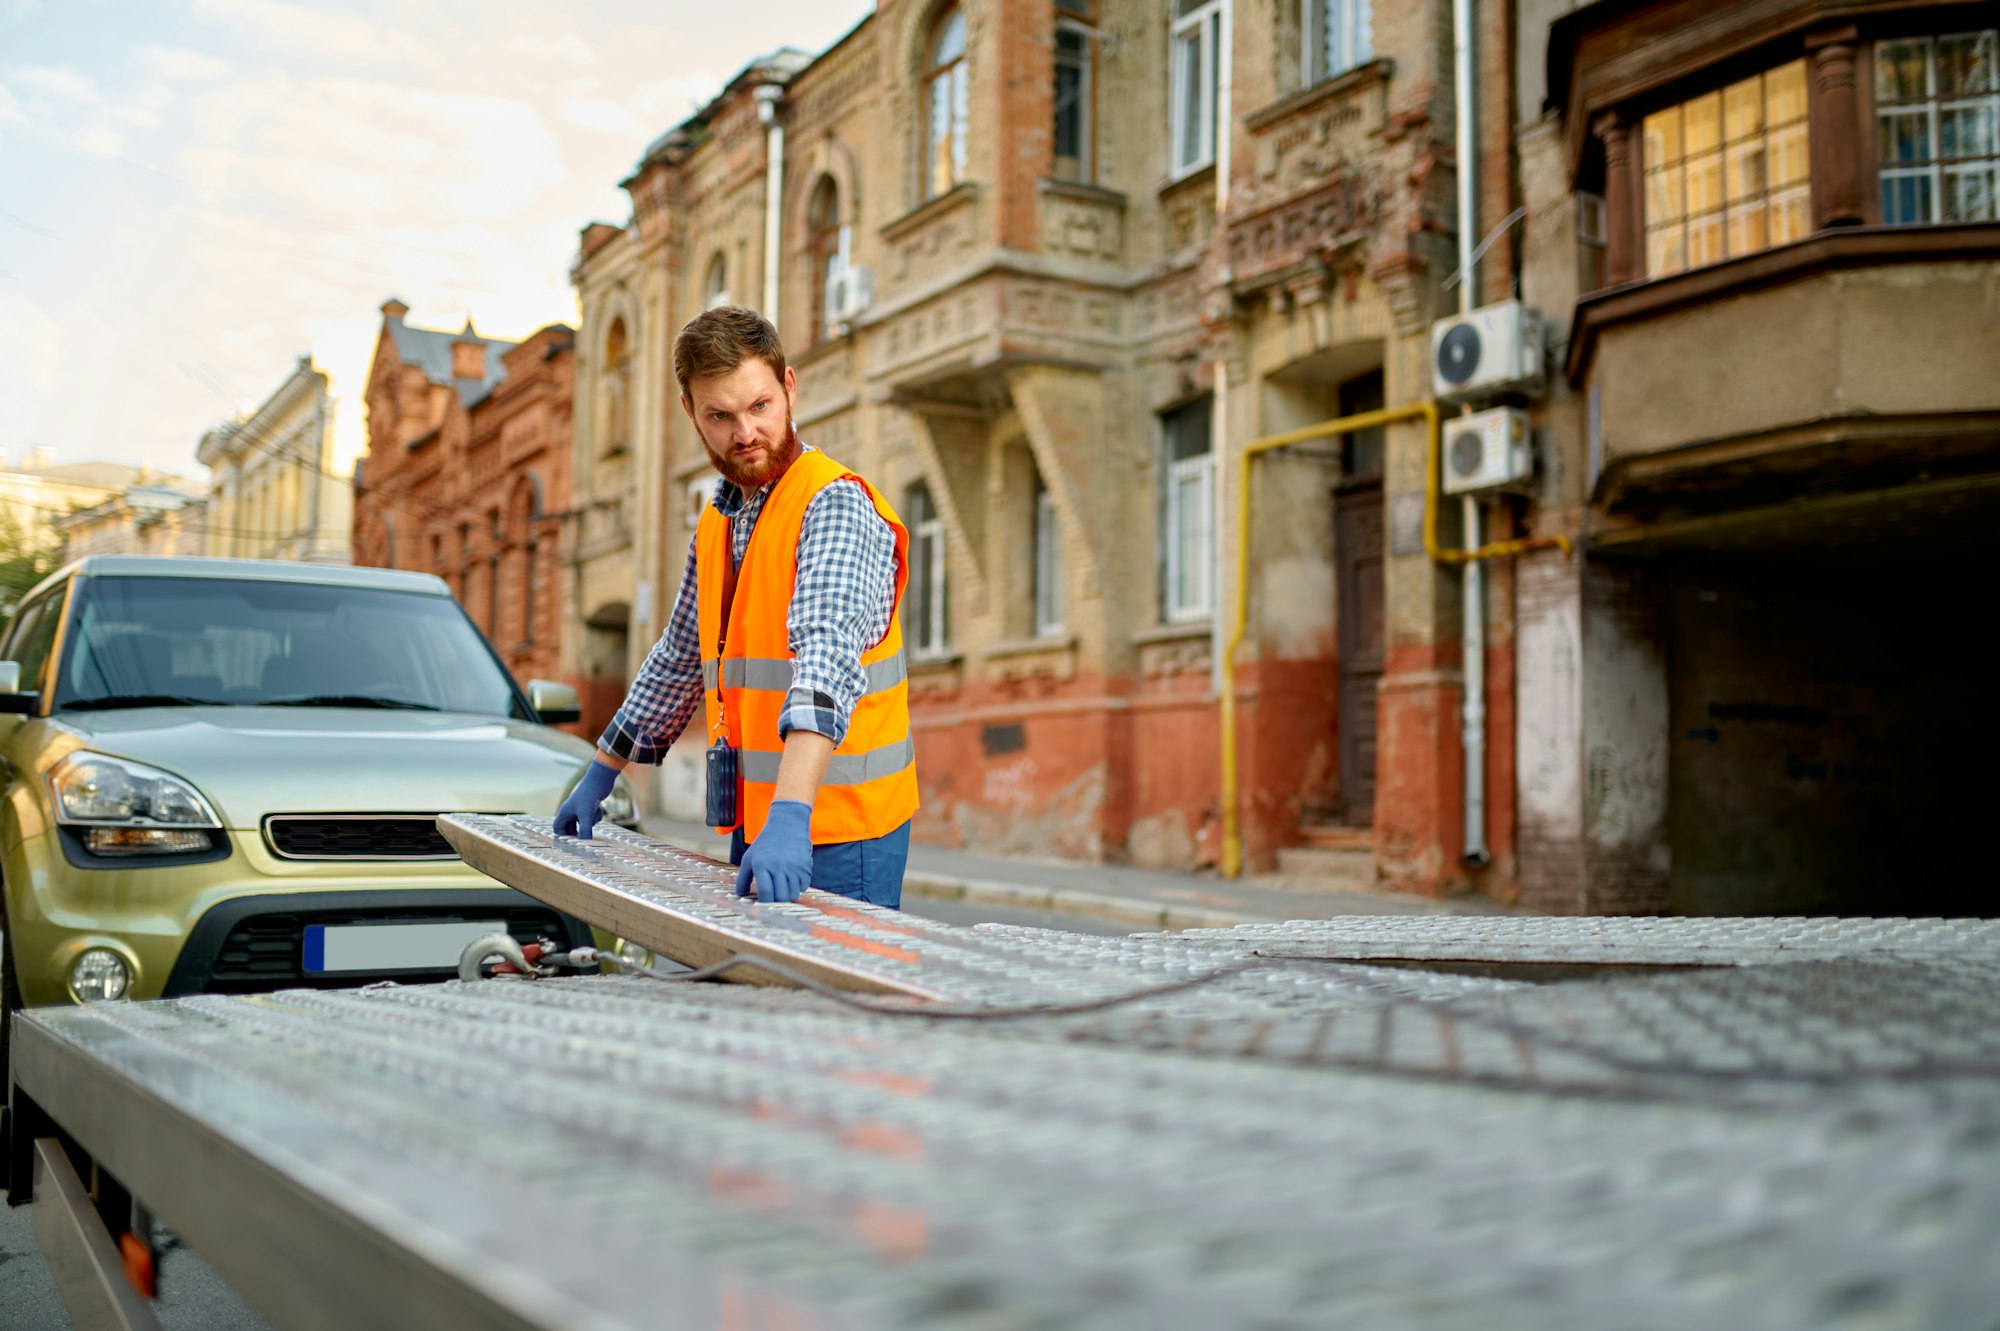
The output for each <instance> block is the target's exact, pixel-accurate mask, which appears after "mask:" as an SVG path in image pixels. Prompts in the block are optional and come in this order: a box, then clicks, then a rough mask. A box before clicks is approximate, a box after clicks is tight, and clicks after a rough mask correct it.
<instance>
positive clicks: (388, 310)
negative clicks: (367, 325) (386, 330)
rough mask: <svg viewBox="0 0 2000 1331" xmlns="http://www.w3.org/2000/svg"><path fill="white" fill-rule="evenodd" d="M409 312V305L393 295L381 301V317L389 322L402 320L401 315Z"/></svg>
mask: <svg viewBox="0 0 2000 1331" xmlns="http://www.w3.org/2000/svg"><path fill="white" fill-rule="evenodd" d="M409 312H410V307H409V306H407V305H405V304H403V302H402V301H400V300H397V299H396V298H395V297H394V296H391V297H389V299H387V300H385V301H383V302H382V317H383V318H385V319H387V320H388V321H389V322H390V323H400V322H402V318H403V316H404V315H406V314H408V313H409Z"/></svg>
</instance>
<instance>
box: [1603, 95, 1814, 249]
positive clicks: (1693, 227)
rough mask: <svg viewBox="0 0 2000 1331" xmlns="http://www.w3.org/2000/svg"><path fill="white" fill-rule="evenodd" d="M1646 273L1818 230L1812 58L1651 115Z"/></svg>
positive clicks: (1644, 148)
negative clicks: (1809, 110)
mask: <svg viewBox="0 0 2000 1331" xmlns="http://www.w3.org/2000/svg"><path fill="white" fill-rule="evenodd" d="M1640 151H1641V154H1642V168H1643V170H1644V173H1645V186H1644V200H1645V202H1644V207H1645V219H1646V276H1647V277H1666V276H1669V275H1671V274H1674V273H1678V272H1683V271H1685V270H1687V269H1690V268H1701V267H1705V266H1707V265H1709V264H1713V263H1720V262H1721V261H1722V260H1724V259H1733V258H1737V257H1740V256H1742V255H1745V254H1754V253H1755V252H1757V251H1758V250H1762V249H1769V248H1770V247H1771V246H1773V245H1783V244H1786V243H1788V242H1790V241H1794V240H1802V239H1804V238H1805V237H1806V236H1807V235H1808V234H1810V233H1811V231H1812V198H1811V196H1812V181H1811V151H1810V143H1809V139H1808V131H1807V126H1806V65H1805V61H1803V60H1794V61H1791V62H1790V63H1788V64H1784V65H1780V66H1778V67H1777V68H1775V69H1770V70H1766V71H1764V72H1763V73H1761V74H1753V75H1751V76H1750V77H1749V78H1747V79H1744V80H1741V81H1740V82H1737V83H1732V84H1730V85H1729V86H1728V87H1726V88H1722V89H1718V90H1717V91H1714V92H1708V93H1703V94H1702V95H1700V96H1698V97H1692V98H1689V99H1688V100H1687V101H1685V102H1682V103H1680V104H1678V105H1675V106H1670V107H1667V108H1665V109H1664V110H1660V111H1656V112H1654V113H1653V114H1651V115H1649V116H1647V117H1646V118H1645V122H1644V133H1643V136H1642V138H1641V146H1640Z"/></svg>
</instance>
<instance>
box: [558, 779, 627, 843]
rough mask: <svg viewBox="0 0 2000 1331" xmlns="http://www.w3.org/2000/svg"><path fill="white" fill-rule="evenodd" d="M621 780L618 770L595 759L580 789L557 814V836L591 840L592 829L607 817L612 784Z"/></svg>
mask: <svg viewBox="0 0 2000 1331" xmlns="http://www.w3.org/2000/svg"><path fill="white" fill-rule="evenodd" d="M617 779H618V770H617V769H616V768H614V767H606V766H605V765H604V764H603V763H601V762H598V761H597V760H596V759H592V760H591V763H590V766H589V767H588V768H587V769H585V771H584V774H583V780H581V781H579V782H577V783H576V789H575V790H572V791H571V792H570V793H569V798H568V799H566V800H564V801H563V802H562V808H560V809H558V810H556V825H555V834H556V835H557V836H573V837H582V838H583V839H584V840H585V841H588V840H590V829H591V828H593V827H595V826H597V820H598V819H600V818H602V817H603V816H604V800H605V797H606V796H608V795H609V794H610V793H611V784H612V782H614V781H616V780H617Z"/></svg>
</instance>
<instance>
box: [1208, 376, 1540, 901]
mask: <svg viewBox="0 0 2000 1331" xmlns="http://www.w3.org/2000/svg"><path fill="white" fill-rule="evenodd" d="M1419 419H1421V420H1422V421H1423V422H1424V424H1425V426H1426V427H1427V432H1428V434H1429V436H1430V437H1429V438H1428V439H1427V440H1426V441H1425V445H1424V452H1425V463H1424V553H1426V554H1428V555H1429V556H1430V557H1431V561H1432V562H1433V563H1437V564H1466V563H1470V562H1471V561H1473V560H1475V559H1504V558H1507V557H1509V556H1512V555H1518V554H1523V553H1525V552H1527V551H1529V550H1545V549H1548V548H1549V547H1551V546H1555V547H1557V548H1559V549H1561V551H1562V552H1563V555H1564V557H1568V556H1569V555H1570V554H1571V553H1572V552H1573V547H1572V546H1571V544H1570V539H1569V537H1567V536H1532V537H1528V538H1527V539H1525V540H1518V541H1495V542H1493V543H1492V544H1490V545H1482V546H1480V547H1479V548H1478V549H1477V550H1441V549H1439V548H1438V543H1437V505H1438V490H1439V476H1440V466H1441V463H1440V461H1439V458H1440V455H1441V453H1442V452H1443V446H1444V437H1443V436H1444V430H1443V418H1442V414H1441V413H1440V412H1439V410H1438V404H1437V403H1435V402H1419V403H1417V404H1416V405H1415V406H1410V407H1391V408H1387V409H1385V410H1382V411H1364V412H1360V413H1358V414H1356V415H1353V416H1340V417H1336V418H1335V419H1333V420H1330V421H1321V422H1320V423H1319V424H1318V425H1309V426H1307V427H1306V428H1304V429H1303V430H1291V431H1288V432H1286V433H1284V434H1273V435H1267V436H1265V437H1264V438H1262V439H1253V440H1251V441H1250V442H1249V443H1247V444H1245V445H1244V446H1243V449H1242V453H1241V455H1240V456H1241V463H1240V466H1239V469H1238V472H1237V476H1236V609H1235V614H1234V617H1233V620H1232V623H1231V626H1230V630H1229V642H1228V643H1227V644H1226V645H1225V646H1224V648H1223V651H1222V876H1223V877H1224V878H1238V877H1241V876H1242V874H1243V832H1242V828H1241V826H1240V824H1239V821H1238V819H1237V815H1236V803H1237V789H1236V782H1237V772H1236V652H1237V649H1238V648H1240V647H1241V646H1242V645H1243V638H1244V635H1245V634H1246V633H1247V632H1248V631H1249V627H1250V464H1251V462H1252V461H1253V460H1255V459H1256V458H1258V457H1260V456H1262V455H1263V454H1265V453H1269V452H1271V451H1272V450H1274V449H1279V448H1291V447H1293V446H1294V445H1297V444H1305V443H1311V442H1312V441H1313V440H1315V439H1325V438H1327V437H1328V436H1330V435H1336V434H1351V433H1353V432H1354V431H1356V430H1370V429H1373V428H1375V427H1376V426H1378V425H1395V424H1399V423H1401V422H1403V421H1413V420H1419Z"/></svg>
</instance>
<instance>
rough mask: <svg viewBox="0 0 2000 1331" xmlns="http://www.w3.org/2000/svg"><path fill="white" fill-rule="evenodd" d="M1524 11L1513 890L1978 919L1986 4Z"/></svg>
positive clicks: (1990, 91) (1988, 568) (1985, 431)
mask: <svg viewBox="0 0 2000 1331" xmlns="http://www.w3.org/2000/svg"><path fill="white" fill-rule="evenodd" d="M1518 12H1519V21H1520V24H1521V36H1520V41H1519V44H1518V51H1519V59H1518V68H1517V87H1518V106H1517V112H1516V113H1517V116H1518V119H1519V162H1520V166H1519V174H1520V179H1521V181H1522V189H1523V193H1524V199H1525V203H1526V207H1527V222H1526V226H1525V230H1524V232H1523V235H1524V248H1523V260H1524V261H1523V274H1522V278H1523V294H1524V296H1525V297H1526V298H1527V300H1528V302H1529V303H1530V304H1531V305H1533V306H1536V307H1538V308H1539V309H1540V310H1541V311H1542V312H1543V314H1544V316H1545V317H1546V318H1547V320H1548V321H1549V325H1550V328H1551V341H1552V345H1553V351H1554V354H1555V356H1556V358H1557V364H1558V369H1559V372H1558V374H1557V375H1556V376H1555V378H1554V382H1553V385H1552V388H1551V391H1550V393H1549V395H1548V396H1547V398H1546V399H1545V400H1544V401H1542V402H1541V403H1540V404H1539V405H1538V406H1537V407H1536V409H1535V412H1534V419H1535V426H1536V434H1537V436H1538V439H1539V442H1540V444H1541V448H1542V454H1543V468H1542V479H1541V482H1540V485H1539V488H1538V491H1537V493H1536V495H1535V496H1534V502H1533V503H1532V504H1531V505H1530V506H1529V507H1528V508H1527V509H1526V510H1525V517H1526V521H1527V522H1528V524H1529V525H1530V527H1531V528H1533V529H1535V530H1543V531H1554V530H1566V531H1569V532H1572V533H1575V534H1576V535H1577V536H1578V537H1579V538H1580V551H1581V557H1579V558H1578V559H1576V560H1574V561H1564V560H1562V559H1561V558H1559V557H1553V556H1539V555H1538V556H1534V557H1531V558H1528V559H1526V560H1524V561H1523V562H1522V564H1521V566H1520V569H1519V584H1518V588H1517V594H1516V604H1515V613H1516V627H1515V630H1514V633H1515V637H1516V642H1517V645H1518V654H1519V668H1518V670H1517V671H1516V674H1517V677H1518V680H1519V695H1518V696H1519V719H1518V725H1519V735H1520V751H1521V757H1520V777H1519V799H1520V807H1519V824H1520V839H1521V897H1522V900H1523V902H1524V903H1526V904H1530V905H1533V906H1537V907H1540V908H1544V909H1550V910H1563V911H1669V910H1670V911H1675V912H1683V913H1712V912H1725V913H1734V912H1758V913H1764V912H1776V913H1786V912H1827V911H1844V912H1857V911H1867V912H1877V913H1886V914H1896V915H1903V914H1908V915H1919V914H1936V913H1960V912H1969V913H1977V914H1991V913H1992V910H1993V907H1992V904H1991V901H1990V899H1989V898H1990V894H1989V893H1987V892H1986V891H1985V890H1984V889H1983V888H1981V887H1979V886H1978V883H1979V882H1981V881H1983V878H1984V875H1982V874H1981V873H1980V872H1979V871H1977V870H1976V869H1973V868H1971V867H1970V866H1974V865H1976V864H1978V863H1979V862H1980V859H1979V850H1980V847H1979V846H1977V845H1976V844H1975V842H1976V839H1977V838H1978V836H1979V829H1980V828H1981V827H1982V826H1983V823H1984V815H1985V813H1986V811H1987V807H1988V805H1989V804H1990V799H1989V796H1988V793H1989V792H1990V791H1991V789H1992V785H1993V782H1992V779H1991V775H1990V773H1989V771H1988V767H1989V761H1990V759H1989V756H1990V754H1991V753H1993V752H1994V750H1995V745H1996V741H2000V721H1996V719H1995V717H1996V713H1995V711H1994V709H1993V708H1992V707H1991V706H1990V705H1989V704H1988V703H1987V701H1986V700H1985V699H1984V698H1983V697H1982V696H1980V695H1981V694H1983V693H1984V691H1985V689H1986V683H1985V679H1984V672H1983V671H1982V670H1980V668H1979V667H1978V665H1977V663H1978V662H1979V661H1980V660H1982V659H1984V653H1983V650H1982V649H1980V648H1979V647H1978V646H1977V643H1978V642H1979V641H1980V640H1982V635H1983V634H1984V633H1985V632H1987V631H1989V630H1988V629H1982V628H1981V627H1980V625H1981V624H1982V623H1984V622H1985V621H1986V620H1987V619H1988V618H1989V616H1988V615H1986V614H1984V613H1982V612H1980V611H1979V610H1978V608H1977V607H1978V606H1979V605H1981V604H1990V603H1991V600H1992V597H1991V593H1990V591H1988V590H1986V589H1988V588H1990V587H1991V585H1992V576H1993V573H1994V571H1995V567H1994V566H1995V563H1996V559H1995V549H1996V545H1995V542H1994V540H1993V537H1992V534H1991V533H1992V531H1993V530H1994V526H1995V524H1996V522H2000V331H1996V330H2000V209H1997V208H1996V199H1997V198H2000V193H1997V192H1996V186H2000V139H1997V138H1996V131H1995V125H1996V123H2000V6H1996V5H1993V4H1991V3H1985V4H1980V3H1940V4H1933V5H1925V6H1909V5H1901V4H1895V3H1866V2H1863V3H1831V2H1826V0H1803V2H1795V0H1749V2H1747V3H1739V4H1732V5H1726V6H1716V5H1708V4H1700V3H1693V2H1692V0H1654V2H1652V3H1636V2H1634V0H1599V2H1598V3H1593V4H1585V5H1574V4H1565V3H1535V4H1524V5H1521V6H1519V7H1518Z"/></svg>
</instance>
